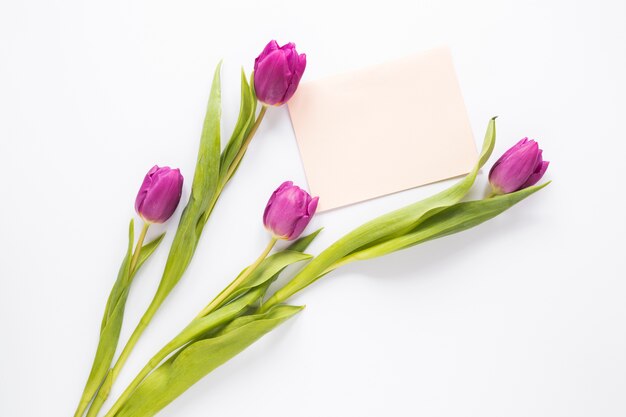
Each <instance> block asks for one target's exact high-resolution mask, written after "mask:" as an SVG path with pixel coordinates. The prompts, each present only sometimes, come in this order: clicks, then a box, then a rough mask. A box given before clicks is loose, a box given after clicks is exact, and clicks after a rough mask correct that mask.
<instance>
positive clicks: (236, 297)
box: [75, 41, 548, 417]
mask: <svg viewBox="0 0 626 417" xmlns="http://www.w3.org/2000/svg"><path fill="white" fill-rule="evenodd" d="M305 66H306V57H305V55H304V54H302V55H300V54H298V53H297V52H296V49H295V45H293V44H291V43H290V44H287V45H284V46H282V47H280V46H279V45H278V44H277V43H276V42H275V41H272V42H270V43H269V44H268V45H267V46H266V48H265V49H264V50H263V52H262V53H261V54H260V55H259V57H258V58H257V59H256V61H255V65H254V75H253V77H252V78H251V81H250V82H248V81H247V77H246V76H245V74H244V73H243V72H242V78H241V106H240V113H239V118H238V121H237V123H236V126H235V128H234V131H233V133H232V136H231V137H230V140H229V141H228V142H227V144H226V146H225V147H224V149H223V150H221V145H220V75H219V70H220V68H219V66H218V68H217V70H216V73H215V77H214V80H213V86H212V89H211V94H210V99H209V104H208V108H207V115H206V118H205V122H204V128H203V131H202V138H201V141H200V150H199V153H198V159H197V164H196V170H195V174H194V179H193V183H192V186H191V195H190V198H189V201H188V203H187V206H186V207H185V210H184V211H183V214H182V215H181V218H180V221H179V225H178V229H177V231H176V235H175V237H174V240H173V242H172V246H171V248H170V252H169V255H168V259H167V263H166V266H165V270H164V272H163V276H162V278H161V282H160V284H159V287H158V289H157V291H156V293H155V295H154V298H153V301H152V303H151V304H150V306H149V307H148V309H147V310H146V312H145V314H144V315H143V317H142V318H141V320H140V322H139V324H138V325H137V327H136V329H135V331H134V332H133V333H132V335H131V337H130V338H129V340H128V342H127V343H126V345H125V346H124V348H123V349H122V351H121V353H120V355H119V356H118V358H117V360H116V361H115V362H114V361H113V359H114V357H115V352H116V350H117V345H118V341H119V335H120V329H121V326H122V322H123V315H124V308H125V304H126V299H127V296H128V292H129V290H130V286H131V284H132V280H133V277H134V276H135V274H136V273H137V271H138V270H139V268H140V267H141V265H142V264H143V263H144V262H145V261H146V260H147V259H148V258H149V257H150V255H151V254H152V253H153V252H154V250H156V248H157V247H158V245H159V243H160V242H161V239H162V237H163V236H159V237H157V238H156V239H155V240H153V241H151V242H149V243H147V244H144V238H145V236H146V232H147V230H148V227H149V225H150V224H152V223H162V222H164V221H166V220H167V219H168V218H169V217H170V216H171V215H172V213H173V212H174V210H175V208H176V206H177V205H178V202H179V199H180V196H181V189H182V183H183V177H182V176H181V174H180V172H179V171H178V170H175V169H170V168H167V167H164V168H159V167H157V166H155V167H154V168H152V169H151V170H150V171H149V172H148V174H147V175H146V178H145V179H144V182H143V184H142V186H141V188H140V191H139V193H138V195H137V199H136V203H135V208H136V211H137V213H138V215H139V216H140V218H141V219H142V220H143V222H144V223H143V224H144V225H143V227H142V229H141V233H140V235H139V237H138V239H137V242H136V243H135V241H134V236H133V234H134V233H133V232H134V225H133V222H132V221H131V225H130V233H129V244H128V248H127V251H126V256H125V258H124V260H123V261H122V266H121V267H120V271H119V274H118V278H117V280H116V281H115V283H114V285H113V288H112V290H111V293H110V296H109V299H108V302H107V304H106V307H105V312H104V317H103V319H102V324H101V327H100V342H99V345H98V349H97V351H96V355H95V358H94V362H93V366H92V369H91V373H90V374H89V378H88V380H87V384H86V386H85V389H84V392H83V396H82V398H81V400H80V402H79V406H78V408H77V410H76V413H75V416H76V417H78V416H82V415H84V414H85V413H86V414H87V416H97V415H98V413H99V412H100V410H101V408H102V406H103V404H104V401H105V400H106V399H107V397H108V394H109V392H110V389H111V386H112V384H113V383H114V382H115V380H116V378H117V375H118V374H119V371H120V369H121V367H122V366H123V365H124V363H125V361H126V359H127V358H128V356H129V354H130V353H131V351H132V349H133V347H134V345H135V344H136V342H137V340H138V338H139V337H140V336H141V334H142V332H143V331H144V329H145V328H146V326H147V325H148V323H149V322H150V320H151V319H152V317H153V316H154V314H155V313H156V311H157V310H158V308H159V307H160V305H161V304H162V302H163V300H164V299H165V297H167V295H168V294H169V293H170V291H171V290H172V288H173V287H174V286H175V285H176V284H177V283H178V282H179V281H180V279H181V277H182V276H183V273H184V272H185V269H186V268H187V266H188V265H189V263H190V262H191V259H192V257H193V254H194V252H195V249H196V247H197V244H198V241H199V239H200V236H201V234H202V230H203V228H204V225H205V224H206V221H207V219H208V217H209V216H210V214H211V211H212V209H213V207H214V206H215V204H216V203H217V200H218V198H219V195H220V193H221V191H222V190H223V188H224V186H225V185H226V184H227V183H228V181H229V180H230V179H231V178H232V176H233V175H234V173H235V171H236V170H237V168H238V166H239V164H240V162H241V160H242V158H243V155H244V154H245V152H246V149H247V147H248V144H249V143H250V141H251V139H252V137H253V135H254V133H255V131H256V130H257V128H258V126H259V124H260V123H261V120H262V119H263V116H264V114H265V112H266V110H267V108H268V107H267V106H268V105H281V104H283V103H285V102H286V101H288V100H289V98H290V97H291V96H292V95H293V94H294V92H295V90H296V88H297V86H298V83H299V81H300V78H301V77H302V73H303V71H304V69H305ZM257 101H260V102H261V109H260V111H259V112H258V114H257ZM495 135H496V130H495V118H493V119H491V120H490V121H489V124H488V127H487V132H486V135H485V139H484V142H483V146H482V150H481V153H480V156H479V159H478V161H477V163H476V165H475V166H474V168H473V169H472V171H471V172H470V173H469V174H468V175H467V176H465V177H464V178H463V179H462V180H460V181H459V182H458V183H457V184H455V185H453V186H452V187H450V188H448V189H446V190H444V191H442V192H440V193H438V194H436V195H434V196H432V197H429V198H427V199H425V200H422V201H419V202H416V203H413V204H411V205H408V206H406V207H403V208H400V209H397V210H395V211H391V212H389V213H387V214H385V215H382V216H380V217H378V218H375V219H373V220H371V221H369V222H367V223H365V224H363V225H361V226H359V227H357V228H356V229H354V230H353V231H351V232H350V233H348V234H347V235H345V236H343V237H342V238H340V239H339V240H337V241H336V242H334V243H333V244H331V245H330V246H329V247H328V248H326V249H325V250H323V251H322V252H321V253H319V254H318V255H317V256H313V255H310V254H307V253H306V249H307V247H308V246H309V244H310V243H311V242H312V241H313V240H314V239H315V238H316V236H317V235H318V233H319V230H318V231H315V232H313V233H311V234H308V235H306V236H304V237H301V234H302V233H303V231H304V230H305V228H306V226H307V225H308V223H309V222H310V220H311V218H312V217H313V215H314V214H315V210H316V208H317V203H318V198H317V197H312V196H310V195H309V194H308V193H307V192H306V191H304V190H302V189H300V188H299V187H297V186H295V185H294V184H293V183H292V182H291V181H286V182H284V183H283V184H281V185H280V186H279V187H278V188H277V189H276V191H275V192H274V193H273V194H272V196H271V197H270V199H269V201H268V203H267V206H266V209H265V212H264V213H263V224H264V226H265V228H266V229H267V230H268V232H269V239H268V244H267V246H266V247H265V248H264V249H263V250H262V251H261V254H260V256H259V257H258V258H257V259H256V260H255V261H254V262H252V263H251V264H250V265H249V266H248V267H246V268H244V269H243V270H242V271H241V273H240V274H239V275H238V276H237V277H235V278H234V279H233V281H232V282H231V283H230V284H229V285H228V286H226V288H224V290H222V291H221V292H220V293H219V294H218V295H217V296H216V297H215V298H213V300H211V301H210V302H209V303H208V304H207V305H206V307H204V308H203V309H202V310H201V311H200V312H199V313H198V315H197V316H196V317H195V318H193V319H192V320H191V321H190V322H189V324H188V325H187V326H186V327H185V328H184V329H182V330H181V331H180V333H179V334H178V335H176V336H175V337H174V338H172V339H171V341H170V342H168V343H167V344H166V345H165V346H163V347H162V348H161V349H160V350H159V351H158V352H156V353H155V355H154V356H153V357H152V358H151V359H150V360H149V361H148V362H147V363H146V365H145V366H144V367H143V369H142V370H141V371H140V372H139V373H138V374H137V376H136V377H135V378H134V379H133V380H132V382H131V383H130V384H129V385H128V387H127V388H126V389H125V390H124V391H123V393H122V394H121V396H120V397H119V398H118V399H117V400H116V401H115V403H114V404H113V406H112V407H111V408H110V409H109V410H108V411H107V413H106V414H105V416H106V417H114V416H115V417H147V416H153V415H155V414H156V413H158V412H159V411H160V410H161V409H162V408H163V407H165V406H166V405H167V404H169V403H170V402H172V401H173V400H174V399H176V398H177V397H178V396H179V395H181V394H182V393H183V392H184V391H185V390H187V389H188V388H189V387H191V386H192V385H193V384H195V383H196V382H197V381H199V380H200V379H201V378H203V377H204V376H205V375H207V374H208V373H210V372H211V371H212V370H214V369H215V368H217V367H218V366H220V365H222V364H223V363H225V362H226V361H228V360H229V359H231V358H232V357H234V356H235V355H237V354H238V353H239V352H241V351H242V350H244V349H245V348H247V347H248V346H249V345H251V344H252V343H254V342H255V341H256V340H258V339H259V338H260V337H262V336H263V335H264V334H266V333H268V332H270V331H271V330H273V329H274V328H276V327H277V326H278V325H279V324H281V323H282V322H284V321H285V320H287V319H289V318H290V317H292V316H293V315H295V314H296V313H298V312H299V311H301V310H302V307H300V306H295V305H291V304H288V301H289V299H290V298H291V296H293V295H294V294H296V293H297V292H299V291H301V290H303V289H304V288H306V287H307V286H309V285H311V284H312V283H313V282H316V281H317V280H319V279H320V278H322V277H324V276H327V275H329V276H332V274H331V272H333V271H334V270H335V269H337V268H339V267H341V266H343V265H346V264H349V263H351V262H355V261H361V260H367V259H371V258H375V257H379V256H383V255H386V254H389V253H392V252H395V251H398V250H401V249H406V248H409V247H411V246H414V245H417V244H420V243H423V242H426V241H429V240H433V239H437V238H440V237H444V236H447V235H450V234H453V233H458V232H461V231H463V230H466V229H469V228H471V227H474V226H477V225H479V224H481V223H483V222H485V221H487V220H489V219H491V218H493V217H495V216H497V215H499V214H500V213H502V212H504V211H505V210H507V209H508V208H510V207H512V206H513V205H515V204H516V203H518V202H519V201H521V200H523V199H525V198H526V197H528V196H530V195H531V194H533V193H535V192H537V191H538V190H540V189H542V188H543V187H545V186H546V185H547V183H546V184H543V185H539V186H537V185H535V184H537V182H539V180H540V179H541V178H542V176H543V175H544V173H545V172H546V169H547V168H548V162H547V161H544V160H543V157H542V151H541V150H540V149H539V146H538V144H537V143H536V142H535V141H533V140H528V139H523V140H521V141H520V142H519V143H517V144H516V145H515V146H513V147H512V148H511V149H509V150H508V151H507V152H506V153H505V154H504V155H503V156H502V157H501V158H500V159H498V161H497V162H496V163H495V164H494V165H493V167H492V168H491V170H490V172H489V182H490V183H491V186H492V193H491V194H490V195H489V196H487V197H486V198H484V199H480V200H474V201H464V198H465V197H466V195H467V194H468V192H469V191H470V189H471V187H472V185H473V184H474V182H475V181H476V179H477V176H478V172H479V170H480V169H481V167H483V166H484V165H485V164H486V162H487V160H488V159H489V157H490V156H491V153H492V151H493V148H494V144H495ZM278 240H288V241H292V243H291V244H290V245H289V246H287V247H286V248H285V249H283V250H279V251H275V252H274V253H272V251H273V249H274V246H275V244H276V242H277V241H278ZM133 247H134V249H133ZM295 263H303V264H304V266H303V267H302V268H301V269H300V270H299V271H297V272H296V273H295V274H294V275H293V276H292V277H291V278H290V279H288V280H287V281H286V283H285V284H283V285H277V284H278V283H277V281H276V280H277V278H278V276H279V275H280V274H281V273H282V272H283V271H284V270H285V268H286V267H287V266H289V265H292V264H295Z"/></svg>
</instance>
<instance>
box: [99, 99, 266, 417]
mask: <svg viewBox="0 0 626 417" xmlns="http://www.w3.org/2000/svg"><path fill="white" fill-rule="evenodd" d="M266 112H267V106H262V107H261V111H260V112H259V115H258V116H257V118H256V120H255V122H254V124H253V125H252V127H251V129H250V132H248V136H247V137H246V139H245V141H244V143H243V144H242V146H241V148H240V149H239V151H238V152H237V155H235V159H233V162H232V163H231V165H230V166H229V168H228V171H227V172H226V175H224V177H223V178H221V179H220V182H219V183H218V186H217V189H216V190H215V193H214V194H213V197H212V199H211V201H210V202H209V205H208V207H207V210H206V211H205V212H204V214H203V215H202V217H201V221H200V222H199V227H203V226H204V224H206V222H207V220H208V219H209V216H210V214H211V212H212V211H213V208H214V207H215V204H216V203H217V200H218V198H219V196H220V194H221V193H222V190H223V188H224V186H225V185H226V183H227V182H228V181H229V180H230V178H231V177H232V176H233V174H234V173H235V169H236V168H237V166H238V165H239V163H240V162H241V159H242V158H243V156H244V154H245V153H246V150H247V148H248V145H250V142H251V141H252V138H253V136H254V134H255V133H256V131H257V130H258V128H259V125H260V124H261V121H262V120H263V117H264V116H265V113H266ZM142 234H143V230H142ZM270 250H271V248H270ZM136 252H137V251H136ZM135 255H136V254H134V255H133V260H134V261H135V262H132V261H131V271H132V270H133V263H136V262H137V261H136V260H135V259H134V258H135ZM136 256H137V258H138V255H136ZM261 261H262V259H261ZM259 263H260V262H259ZM162 302H163V299H162V297H155V298H154V299H153V300H152V302H151V303H150V306H149V307H148V309H147V310H146V312H145V313H144V315H143V316H142V318H141V320H140V322H139V324H138V325H137V327H136V328H135V330H134V331H133V334H132V335H131V336H130V339H129V340H128V342H127V343H126V346H124V349H123V350H122V353H121V354H120V357H119V358H118V360H117V362H116V363H115V365H114V366H113V368H112V369H111V372H110V374H109V378H110V381H111V384H113V383H114V382H115V380H116V379H117V376H118V375H119V373H120V371H121V369H122V367H123V366H124V364H125V363H126V360H127V359H128V356H129V355H130V353H131V352H132V350H133V348H134V347H135V345H136V344H137V341H138V340H139V338H140V337H141V335H142V334H143V332H144V330H145V329H146V327H148V324H149V323H150V321H152V318H153V317H154V315H155V314H156V312H157V310H158V309H159V307H160V306H161V303H162ZM207 307H208V306H207ZM203 311H204V310H203ZM107 396H108V392H104V391H103V392H98V395H97V396H96V400H94V403H93V404H94V405H96V407H94V405H92V407H91V408H93V409H94V413H92V410H91V409H90V410H89V414H88V416H87V417H95V416H96V415H97V414H98V412H99V411H100V408H101V407H102V404H103V403H104V399H106V397H107Z"/></svg>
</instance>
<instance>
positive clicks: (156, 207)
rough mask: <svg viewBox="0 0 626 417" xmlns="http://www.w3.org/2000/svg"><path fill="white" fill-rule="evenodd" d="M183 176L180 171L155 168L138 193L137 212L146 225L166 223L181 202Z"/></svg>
mask: <svg viewBox="0 0 626 417" xmlns="http://www.w3.org/2000/svg"><path fill="white" fill-rule="evenodd" d="M182 190H183V176H182V175H181V174H180V170H179V169H171V168H170V167H163V168H159V167H158V166H157V165H155V166H153V167H152V169H151V170H150V171H148V173H147V174H146V177H145V178H144V179H143V184H141V188H140V189H139V193H137V199H136V200H135V210H137V214H139V216H141V218H142V219H143V220H144V221H145V222H146V223H164V222H165V221H167V219H169V218H170V217H171V216H172V214H174V211H175V210H176V207H177V206H178V202H179V201H180V196H181V194H182Z"/></svg>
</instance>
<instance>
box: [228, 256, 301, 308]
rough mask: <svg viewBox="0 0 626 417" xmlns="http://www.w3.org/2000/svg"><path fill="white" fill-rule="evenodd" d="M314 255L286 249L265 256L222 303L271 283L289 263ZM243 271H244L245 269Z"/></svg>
mask: <svg viewBox="0 0 626 417" xmlns="http://www.w3.org/2000/svg"><path fill="white" fill-rule="evenodd" d="M312 257H313V256H311V255H308V254H305V253H301V252H296V251H291V250H284V251H281V252H277V253H275V254H273V255H272V256H269V257H267V258H265V259H264V260H263V262H261V264H260V265H259V266H258V267H257V269H256V270H254V272H252V274H250V276H249V277H248V278H247V279H246V280H245V281H244V282H243V283H242V285H241V286H240V287H239V288H237V290H236V291H234V292H233V293H232V294H231V295H230V296H229V297H228V298H227V299H225V300H224V302H223V303H222V305H225V304H227V303H229V302H230V301H232V300H235V299H237V297H240V296H241V295H242V294H245V293H247V292H248V291H250V290H252V289H254V288H258V287H260V286H263V285H265V284H270V283H271V282H273V281H274V280H275V279H276V278H277V277H278V275H279V274H280V273H281V272H282V271H283V269H285V268H286V267H288V266H289V265H291V264H294V263H296V262H301V261H305V260H307V259H311V258H312ZM244 271H245V269H244ZM241 273H243V271H242V272H241ZM268 286H269V285H268Z"/></svg>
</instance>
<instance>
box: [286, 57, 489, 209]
mask: <svg viewBox="0 0 626 417" xmlns="http://www.w3.org/2000/svg"><path fill="white" fill-rule="evenodd" d="M288 106H289V114H290V116H291V121H292V123H293V128H294V130H295V133H296V139H297V142H298V147H299V149H300V154H301V156H302V161H303V163H304V171H305V174H306V177H307V181H308V183H309V188H310V191H311V193H312V194H313V195H318V196H319V197H320V204H319V206H320V207H319V209H320V210H329V209H333V208H336V207H340V206H345V205H348V204H352V203H356V202H359V201H363V200H368V199H371V198H374V197H379V196H382V195H385V194H390V193H394V192H397V191H401V190H406V189H409V188H413V187H416V186H419V185H424V184H428V183H432V182H435V181H440V180H443V179H446V178H451V177H455V176H458V175H462V174H466V173H468V172H469V171H470V170H471V168H472V166H473V164H474V163H475V162H476V158H477V151H476V145H475V143H474V138H473V136H472V130H471V126H470V123H469V119H468V116H467V111H466V109H465V104H464V103H463V97H462V95H461V90H460V88H459V83H458V81H457V78H456V74H455V71H454V67H453V65H452V57H451V54H450V50H449V49H448V48H438V49H434V50H431V51H428V52H425V53H421V54H418V55H414V56H411V57H408V58H405V59H401V60H398V61H394V62H389V63H386V64H382V65H378V66H375V67H372V68H367V69H363V70H359V71H355V72H351V73H347V74H342V75H336V76H333V77H330V78H326V79H322V80H318V81H310V82H306V83H302V84H301V85H300V87H299V88H298V91H297V92H296V94H295V96H294V97H293V98H292V99H291V100H290V101H289V103H288Z"/></svg>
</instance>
